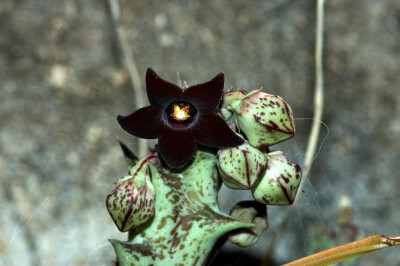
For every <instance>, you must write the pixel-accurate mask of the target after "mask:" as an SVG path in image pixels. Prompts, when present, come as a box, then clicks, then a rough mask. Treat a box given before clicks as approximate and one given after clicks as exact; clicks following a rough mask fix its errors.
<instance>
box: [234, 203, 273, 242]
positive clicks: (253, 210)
mask: <svg viewBox="0 0 400 266" xmlns="http://www.w3.org/2000/svg"><path fill="white" fill-rule="evenodd" d="M230 215H231V216H233V217H235V218H236V219H238V220H239V221H242V222H245V223H253V224H254V226H253V227H250V228H245V229H239V230H236V231H234V232H232V233H230V234H229V235H228V239H229V241H230V242H232V243H233V244H236V245H238V246H240V247H248V246H251V245H254V244H255V243H257V241H258V240H259V239H260V236H261V234H262V232H264V230H265V229H267V228H268V219H267V210H266V206H265V205H264V204H260V203H258V202H256V201H242V202H239V203H238V204H236V206H235V207H233V209H232V210H231V212H230Z"/></svg>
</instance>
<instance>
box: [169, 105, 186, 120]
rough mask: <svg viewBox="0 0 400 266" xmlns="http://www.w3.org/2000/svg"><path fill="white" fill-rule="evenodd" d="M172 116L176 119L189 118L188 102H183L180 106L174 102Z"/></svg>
mask: <svg viewBox="0 0 400 266" xmlns="http://www.w3.org/2000/svg"><path fill="white" fill-rule="evenodd" d="M181 105H182V104H181ZM172 117H173V118H174V119H175V120H176V121H185V120H186V119H188V118H190V106H189V105H188V104H185V105H182V106H179V105H178V104H174V110H173V112H172Z"/></svg>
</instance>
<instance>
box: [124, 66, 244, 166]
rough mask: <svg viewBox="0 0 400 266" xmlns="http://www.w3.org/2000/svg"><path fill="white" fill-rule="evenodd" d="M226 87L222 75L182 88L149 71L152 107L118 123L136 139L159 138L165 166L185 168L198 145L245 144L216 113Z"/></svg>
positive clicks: (147, 81)
mask: <svg viewBox="0 0 400 266" xmlns="http://www.w3.org/2000/svg"><path fill="white" fill-rule="evenodd" d="M223 88H224V74H223V73H219V74H218V75H217V76H215V77H214V78H213V79H211V80H210V81H207V82H205V83H202V84H197V85H194V86H190V87H188V88H186V89H181V88H180V87H178V86H177V85H175V84H172V83H170V82H168V81H166V80H164V79H162V78H160V77H159V76H158V75H157V74H156V72H154V70H153V69H151V68H148V69H147V73H146V90H147V97H148V99H149V102H150V104H151V105H150V106H146V107H143V108H140V109H139V110H137V111H136V112H134V113H132V114H130V115H128V116H121V115H119V116H118V117H117V120H118V123H119V124H120V126H121V127H122V128H123V129H124V130H125V131H127V132H128V133H130V134H132V135H134V136H136V137H139V138H144V139H157V138H158V151H159V154H160V155H161V157H162V158H163V160H164V161H165V163H166V164H167V165H168V166H170V167H172V168H182V167H183V166H185V165H187V164H188V163H189V162H190V160H191V159H192V158H193V157H194V154H195V152H196V150H197V143H199V144H202V145H205V146H209V147H214V148H226V147H234V146H238V145H241V144H242V143H243V140H242V139H241V138H240V137H239V136H237V135H236V134H235V133H234V132H233V131H232V130H231V129H230V128H229V126H228V125H227V124H226V122H225V120H224V119H222V118H221V117H220V116H219V115H217V114H216V112H215V111H216V109H217V107H218V105H219V103H220V102H221V100H222V96H223Z"/></svg>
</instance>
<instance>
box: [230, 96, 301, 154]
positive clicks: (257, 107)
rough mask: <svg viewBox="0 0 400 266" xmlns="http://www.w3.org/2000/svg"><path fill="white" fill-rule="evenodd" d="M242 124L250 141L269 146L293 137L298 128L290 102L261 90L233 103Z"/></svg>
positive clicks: (232, 106)
mask: <svg viewBox="0 0 400 266" xmlns="http://www.w3.org/2000/svg"><path fill="white" fill-rule="evenodd" d="M230 106H231V108H232V109H233V111H234V112H235V113H236V118H237V122H238V126H239V128H240V130H241V131H243V132H244V133H245V134H246V136H247V138H248V140H249V142H250V144H251V145H253V146H254V147H257V148H263V147H269V146H271V145H274V144H276V143H278V142H281V141H283V140H286V139H288V138H290V137H292V136H293V135H294V134H295V132H296V130H295V127H294V122H293V114H292V110H291V109H290V107H289V105H288V104H287V103H286V102H285V101H284V100H283V99H282V98H281V97H279V96H277V95H272V94H267V93H264V92H261V89H260V90H256V91H252V92H250V93H249V94H247V95H246V96H245V97H244V98H242V99H241V100H237V101H235V102H233V103H231V104H230Z"/></svg>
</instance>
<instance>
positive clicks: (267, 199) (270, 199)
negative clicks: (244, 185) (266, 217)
mask: <svg viewBox="0 0 400 266" xmlns="http://www.w3.org/2000/svg"><path fill="white" fill-rule="evenodd" d="M267 157H268V167H267V170H266V171H265V174H264V176H263V177H261V179H260V181H259V182H258V184H257V185H255V186H254V187H253V188H252V190H251V191H252V193H253V197H254V199H255V200H256V201H258V202H260V203H264V204H269V205H291V204H292V203H293V202H294V199H295V197H296V193H297V189H298V188H299V186H300V181H301V169H300V167H299V166H298V165H297V164H294V163H292V162H291V161H289V160H288V159H287V158H286V156H285V155H284V153H283V152H281V151H274V152H271V153H268V155H267Z"/></svg>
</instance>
